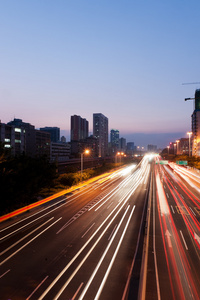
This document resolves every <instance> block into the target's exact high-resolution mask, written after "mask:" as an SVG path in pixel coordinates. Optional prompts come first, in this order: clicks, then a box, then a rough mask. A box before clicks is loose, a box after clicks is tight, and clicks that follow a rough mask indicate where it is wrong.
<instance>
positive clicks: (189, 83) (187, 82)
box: [182, 82, 200, 85]
mask: <svg viewBox="0 0 200 300" xmlns="http://www.w3.org/2000/svg"><path fill="white" fill-rule="evenodd" d="M186 84H200V82H186V83H182V85H186Z"/></svg>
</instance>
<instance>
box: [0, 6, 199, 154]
mask: <svg viewBox="0 0 200 300" xmlns="http://www.w3.org/2000/svg"><path fill="white" fill-rule="evenodd" d="M0 8H1V9H0V19H1V29H0V34H1V43H2V45H3V46H2V51H1V56H0V62H1V70H0V79H1V84H0V101H1V116H0V119H1V122H3V123H7V122H9V121H11V120H13V119H14V117H16V118H20V119H22V120H23V121H24V122H28V123H31V124H34V125H35V127H36V128H40V127H45V126H49V127H55V126H56V127H59V128H60V129H61V136H62V135H64V136H66V137H67V139H68V140H69V136H70V116H71V115H74V114H77V115H81V116H82V117H83V118H86V119H87V120H88V121H89V124H90V126H89V132H93V128H92V116H93V113H102V114H104V115H105V116H107V117H108V119H109V131H110V130H111V129H112V128H116V129H118V130H119V132H120V137H124V138H126V139H127V141H130V142H131V141H133V142H134V143H135V144H136V145H141V146H147V145H148V144H156V145H158V147H162V148H163V147H166V146H167V144H168V143H169V141H173V140H176V139H178V138H181V137H187V135H186V132H187V131H190V130H191V114H192V112H193V103H192V101H189V102H185V101H184V99H185V98H186V97H194V94H195V90H196V88H200V84H192V85H182V83H190V82H199V81H200V76H199V72H198V67H197V66H198V65H199V60H200V58H199V52H198V49H199V43H200V42H199V38H198V37H199V32H198V28H199V27H200V26H199V25H200V20H199V18H198V11H199V8H200V3H199V2H198V1H192V2H190V3H187V2H180V1H175V2H174V1H168V2H167V3H160V1H154V2H152V1H147V2H146V3H145V5H144V4H141V3H132V2H131V1H123V3H122V2H121V1H109V3H107V2H106V1H101V2H95V3H93V2H92V1H84V3H83V2H82V1H76V3H75V2H73V3H72V2H71V1H59V3H55V2H54V1H48V4H47V3H45V2H44V3H41V2H40V1H29V2H28V3H26V2H25V1H21V0H19V1H17V3H16V2H15V1H9V2H4V3H1V4H0Z"/></svg>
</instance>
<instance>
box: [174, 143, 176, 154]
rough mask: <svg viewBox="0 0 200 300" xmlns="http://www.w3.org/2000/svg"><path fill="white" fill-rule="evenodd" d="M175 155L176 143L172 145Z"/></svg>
mask: <svg viewBox="0 0 200 300" xmlns="http://www.w3.org/2000/svg"><path fill="white" fill-rule="evenodd" d="M175 154H176V143H175V144H174V155H175Z"/></svg>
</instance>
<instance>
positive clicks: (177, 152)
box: [176, 140, 180, 154]
mask: <svg viewBox="0 0 200 300" xmlns="http://www.w3.org/2000/svg"><path fill="white" fill-rule="evenodd" d="M179 142H180V140H176V143H177V150H176V154H179V149H178V143H179Z"/></svg>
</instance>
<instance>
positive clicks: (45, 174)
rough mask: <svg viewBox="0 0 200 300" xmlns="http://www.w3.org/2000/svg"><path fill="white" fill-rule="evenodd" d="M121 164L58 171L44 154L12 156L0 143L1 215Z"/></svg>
mask: <svg viewBox="0 0 200 300" xmlns="http://www.w3.org/2000/svg"><path fill="white" fill-rule="evenodd" d="M119 165H120V164H114V163H108V164H103V165H102V166H99V167H98V168H94V169H87V170H84V171H83V173H82V176H81V173H80V171H77V170H75V169H74V170H73V168H71V170H70V171H69V173H65V174H60V175H59V174H58V173H57V172H56V165H54V164H49V162H48V160H47V159H46V157H40V158H31V157H28V156H25V155H21V156H18V157H12V156H11V155H10V153H9V151H8V152H7V151H5V149H4V148H3V146H2V145H0V195H1V198H0V199H1V200H0V215H4V214H6V213H9V212H11V211H13V210H16V209H18V208H20V207H23V206H26V205H29V204H31V203H34V202H36V201H38V200H40V199H43V198H45V197H48V196H50V195H53V194H55V193H57V192H59V191H61V190H63V189H67V188H69V187H71V186H73V185H77V184H78V183H79V182H81V181H82V180H83V181H84V180H87V179H89V178H92V177H94V176H98V175H100V174H102V173H105V172H107V171H109V170H111V169H113V168H116V167H119Z"/></svg>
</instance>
